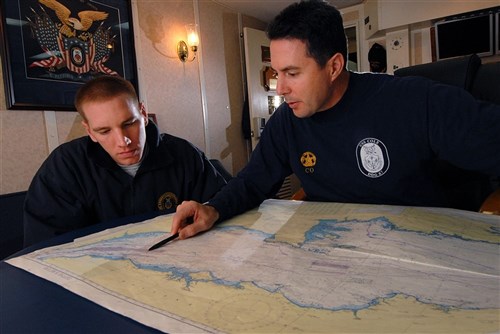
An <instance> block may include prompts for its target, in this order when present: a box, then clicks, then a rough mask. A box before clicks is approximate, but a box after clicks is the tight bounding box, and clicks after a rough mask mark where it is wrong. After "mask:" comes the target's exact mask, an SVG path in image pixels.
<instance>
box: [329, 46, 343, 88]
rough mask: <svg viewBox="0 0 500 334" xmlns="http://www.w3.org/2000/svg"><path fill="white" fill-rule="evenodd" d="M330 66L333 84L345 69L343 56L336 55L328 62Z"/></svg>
mask: <svg viewBox="0 0 500 334" xmlns="http://www.w3.org/2000/svg"><path fill="white" fill-rule="evenodd" d="M328 66H329V67H330V71H331V72H330V75H331V79H332V82H333V81H334V80H335V79H337V77H338V76H339V75H340V73H342V71H343V70H344V69H345V60H344V57H343V56H342V54H340V53H338V52H337V53H336V54H334V55H333V56H332V58H330V59H329V60H328Z"/></svg>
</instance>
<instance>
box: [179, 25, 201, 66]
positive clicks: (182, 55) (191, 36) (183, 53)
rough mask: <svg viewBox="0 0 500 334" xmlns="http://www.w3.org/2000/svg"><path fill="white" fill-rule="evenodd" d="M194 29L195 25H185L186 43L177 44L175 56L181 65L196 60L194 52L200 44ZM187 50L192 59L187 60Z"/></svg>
mask: <svg viewBox="0 0 500 334" xmlns="http://www.w3.org/2000/svg"><path fill="white" fill-rule="evenodd" d="M196 27H197V25H196V24H186V31H187V43H186V42H184V41H182V40H181V41H179V43H177V56H178V57H179V59H180V61H182V62H183V63H185V62H186V61H188V62H191V61H193V60H195V58H196V52H197V51H198V45H199V43H200V39H199V37H198V31H197V30H196ZM188 46H189V47H188ZM189 50H191V51H192V52H193V58H192V59H189Z"/></svg>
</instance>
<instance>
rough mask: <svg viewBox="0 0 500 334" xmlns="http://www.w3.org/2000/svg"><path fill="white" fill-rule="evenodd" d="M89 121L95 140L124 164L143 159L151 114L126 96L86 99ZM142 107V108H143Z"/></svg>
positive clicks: (88, 128)
mask: <svg viewBox="0 0 500 334" xmlns="http://www.w3.org/2000/svg"><path fill="white" fill-rule="evenodd" d="M82 108H83V112H84V114H85V117H86V118H87V122H85V121H83V122H82V124H83V126H84V127H85V129H86V130H87V133H88V135H89V136H90V138H91V139H92V141H94V142H96V143H99V144H100V145H101V146H102V148H103V149H104V150H105V151H106V152H107V153H108V154H109V155H110V156H111V158H112V159H113V160H114V161H115V162H116V163H117V164H120V165H132V164H135V163H137V162H139V161H140V160H141V157H142V154H143V152H144V146H145V144H146V124H147V122H148V117H147V113H146V111H145V110H144V108H142V105H140V106H137V105H135V104H134V103H133V102H132V101H131V99H129V98H128V97H127V96H126V95H120V96H117V97H114V98H112V99H109V100H105V101H91V102H85V103H84V104H83V106H82ZM139 108H140V110H139Z"/></svg>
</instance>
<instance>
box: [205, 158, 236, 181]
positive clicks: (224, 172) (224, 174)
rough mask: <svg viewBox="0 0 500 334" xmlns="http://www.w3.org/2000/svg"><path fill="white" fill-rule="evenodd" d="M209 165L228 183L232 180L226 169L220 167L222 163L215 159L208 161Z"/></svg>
mask: <svg viewBox="0 0 500 334" xmlns="http://www.w3.org/2000/svg"><path fill="white" fill-rule="evenodd" d="M210 163H211V164H212V165H213V166H214V167H215V169H216V170H217V171H218V172H219V174H220V175H222V177H223V178H224V179H225V180H226V182H229V180H231V179H232V178H233V175H231V173H229V172H228V171H227V169H226V168H224V166H223V165H222V163H221V162H220V161H219V160H217V159H210Z"/></svg>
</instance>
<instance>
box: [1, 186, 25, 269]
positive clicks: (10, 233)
mask: <svg viewBox="0 0 500 334" xmlns="http://www.w3.org/2000/svg"><path fill="white" fill-rule="evenodd" d="M25 197H26V191H20V192H16V193H10V194H4V195H0V219H1V223H0V260H1V259H4V258H6V257H8V256H9V255H12V254H14V253H15V252H17V251H19V250H21V249H22V248H23V237H24V231H23V205H24V198H25Z"/></svg>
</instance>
